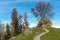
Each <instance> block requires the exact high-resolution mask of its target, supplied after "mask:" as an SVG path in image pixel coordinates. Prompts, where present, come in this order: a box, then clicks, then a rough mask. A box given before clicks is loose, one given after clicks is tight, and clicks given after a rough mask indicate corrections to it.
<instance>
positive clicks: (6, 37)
mask: <svg viewBox="0 0 60 40" xmlns="http://www.w3.org/2000/svg"><path fill="white" fill-rule="evenodd" d="M10 37H11V33H10V28H9V25H8V24H7V25H6V34H5V40H9V38H10Z"/></svg>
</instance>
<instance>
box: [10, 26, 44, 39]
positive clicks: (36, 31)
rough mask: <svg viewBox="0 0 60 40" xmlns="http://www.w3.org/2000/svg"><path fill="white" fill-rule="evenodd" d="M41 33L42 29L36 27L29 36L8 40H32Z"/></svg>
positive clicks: (21, 35) (20, 35) (19, 36)
mask: <svg viewBox="0 0 60 40" xmlns="http://www.w3.org/2000/svg"><path fill="white" fill-rule="evenodd" d="M42 32H44V30H43V29H42V28H39V27H37V28H34V29H33V30H32V33H31V34H29V35H23V34H19V35H18V36H16V38H11V39H10V40H33V38H34V37H35V36H36V35H38V34H40V33H42Z"/></svg>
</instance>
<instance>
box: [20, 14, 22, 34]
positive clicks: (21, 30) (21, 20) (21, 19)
mask: <svg viewBox="0 0 60 40" xmlns="http://www.w3.org/2000/svg"><path fill="white" fill-rule="evenodd" d="M19 33H22V15H19Z"/></svg>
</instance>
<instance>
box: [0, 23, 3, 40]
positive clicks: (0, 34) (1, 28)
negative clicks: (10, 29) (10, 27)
mask: <svg viewBox="0 0 60 40" xmlns="http://www.w3.org/2000/svg"><path fill="white" fill-rule="evenodd" d="M0 40H4V25H3V24H1V23H0Z"/></svg>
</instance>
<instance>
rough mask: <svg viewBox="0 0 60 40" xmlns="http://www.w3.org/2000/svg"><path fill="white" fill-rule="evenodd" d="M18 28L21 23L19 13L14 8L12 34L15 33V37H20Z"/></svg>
mask: <svg viewBox="0 0 60 40" xmlns="http://www.w3.org/2000/svg"><path fill="white" fill-rule="evenodd" d="M18 27H19V23H18V15H17V11H16V8H13V11H12V32H13V34H12V35H13V36H16V35H18Z"/></svg>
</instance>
